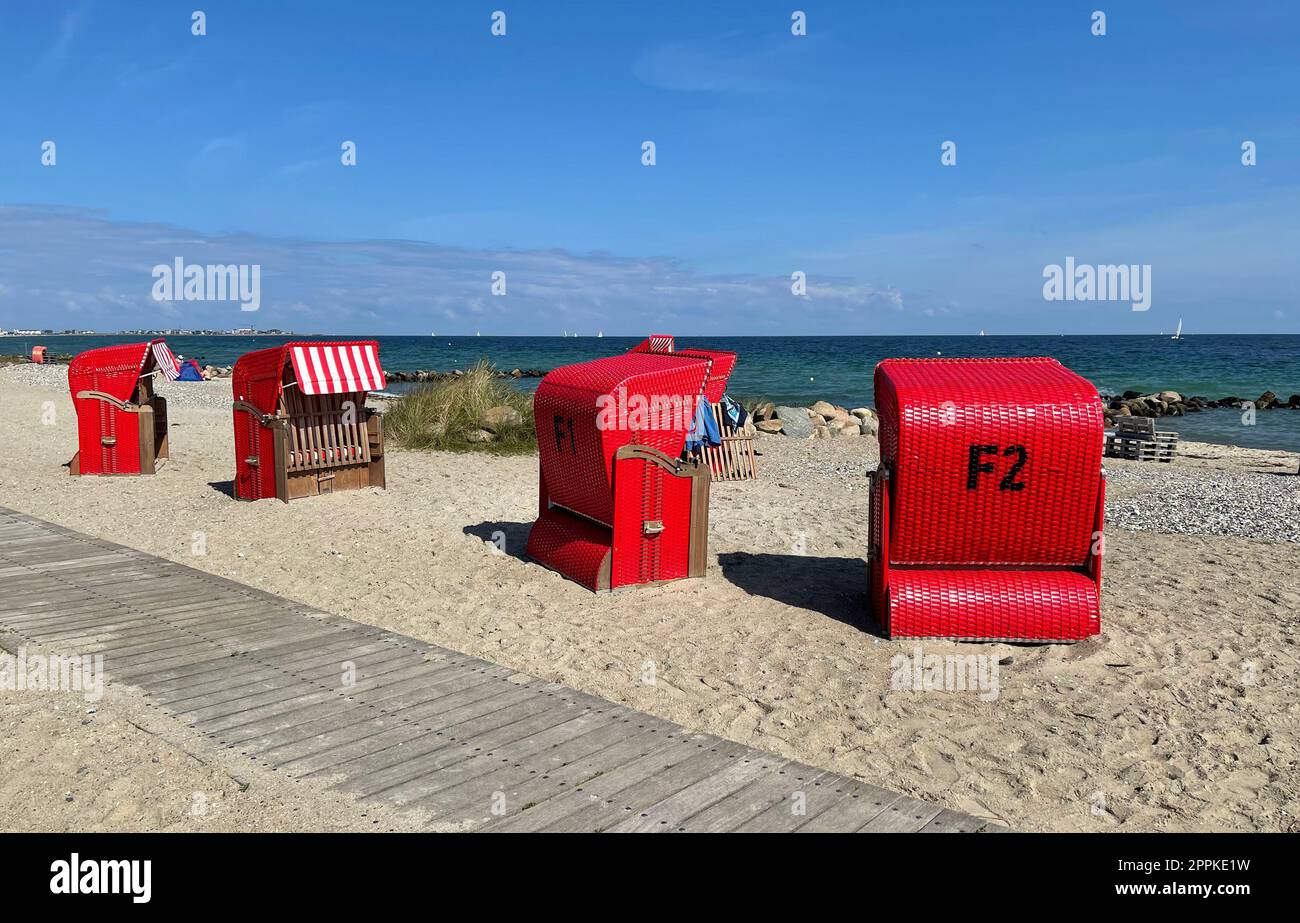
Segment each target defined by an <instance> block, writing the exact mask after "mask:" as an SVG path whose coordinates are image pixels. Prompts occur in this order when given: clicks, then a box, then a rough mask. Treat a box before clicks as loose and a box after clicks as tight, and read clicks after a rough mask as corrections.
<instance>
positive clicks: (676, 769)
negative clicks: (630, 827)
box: [546, 735, 745, 833]
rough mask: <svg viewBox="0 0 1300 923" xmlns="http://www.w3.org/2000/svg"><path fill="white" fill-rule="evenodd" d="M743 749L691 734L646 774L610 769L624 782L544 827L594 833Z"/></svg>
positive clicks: (714, 768)
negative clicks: (682, 745)
mask: <svg viewBox="0 0 1300 923" xmlns="http://www.w3.org/2000/svg"><path fill="white" fill-rule="evenodd" d="M744 750H745V748H744V747H742V746H741V745H740V744H733V743H730V742H726V741H721V740H718V739H717V738H713V737H707V736H704V735H699V736H693V737H692V738H691V739H690V745H689V746H687V747H686V748H685V749H684V750H682V751H675V752H674V758H675V759H674V761H673V762H667V761H666V760H663V759H661V760H660V761H659V766H658V769H657V770H652V771H651V772H650V773H648V774H646V773H642V772H639V771H635V770H632V771H629V772H627V773H626V774H623V775H619V774H618V773H619V771H618V770H615V772H612V773H610V778H612V779H615V780H616V784H617V783H618V782H626V783H627V784H622V785H620V786H619V787H618V788H616V789H615V790H613V791H610V792H609V793H608V794H607V796H606V797H604V798H593V799H590V800H589V803H588V804H587V805H586V806H584V807H582V808H580V809H579V810H577V811H575V812H573V813H571V814H567V815H565V816H564V817H562V818H560V819H558V820H556V821H554V822H553V823H550V824H548V825H547V827H546V829H547V830H548V831H554V832H557V833H595V832H599V831H601V830H605V829H607V828H609V827H612V826H613V825H615V824H617V823H620V822H621V821H623V820H626V819H627V818H629V817H631V816H632V815H634V814H635V813H636V812H638V811H641V810H643V809H644V808H646V807H649V806H650V805H652V804H655V803H656V802H658V801H660V800H662V799H664V798H666V797H668V796H669V795H673V794H676V793H677V792H678V791H681V790H682V789H684V788H686V787H687V786H689V785H691V784H693V783H695V782H698V781H700V780H701V779H704V778H706V777H707V776H710V775H712V774H713V773H715V772H718V771H720V770H722V769H723V768H724V767H726V766H728V765H729V764H730V763H731V762H732V760H733V759H735V758H736V757H738V756H739V754H740V753H741V752H743V751H744ZM644 759H645V758H643V760H644ZM637 762H638V763H641V764H642V765H641V766H640V767H639V768H644V764H643V761H637ZM622 768H623V767H620V769H622ZM633 779H635V780H634V781H633ZM597 781H599V780H597ZM593 787H594V788H606V786H595V785H592V786H585V788H587V789H588V790H589V791H590V790H591V789H592V788H593Z"/></svg>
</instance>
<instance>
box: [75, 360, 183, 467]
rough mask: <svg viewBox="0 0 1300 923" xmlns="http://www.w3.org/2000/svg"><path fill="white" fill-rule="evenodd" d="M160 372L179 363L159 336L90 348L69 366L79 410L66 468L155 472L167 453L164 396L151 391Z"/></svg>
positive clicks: (171, 372)
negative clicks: (73, 447) (72, 452)
mask: <svg viewBox="0 0 1300 923" xmlns="http://www.w3.org/2000/svg"><path fill="white" fill-rule="evenodd" d="M155 374H161V375H162V376H163V377H165V378H167V379H168V380H175V378H176V376H177V375H178V374H180V366H179V365H177V363H176V357H175V356H173V355H172V352H171V350H170V349H168V348H167V343H166V342H165V341H164V340H162V339H157V340H150V341H148V342H147V343H127V344H124V345H121V346H103V347H100V348H99V349H90V350H87V351H86V352H84V353H82V354H81V355H79V356H77V357H76V358H75V359H73V360H72V364H71V365H69V366H68V390H70V391H71V392H72V404H73V406H74V407H75V408H76V410H77V452H76V454H75V455H73V456H72V461H70V462H68V473H69V474H73V475H81V474H153V473H155V472H156V471H157V468H158V463H159V462H160V461H161V460H163V459H165V458H167V456H168V446H167V401H166V400H164V399H163V398H161V397H159V396H158V395H157V394H155V393H154V388H153V379H154V375H155Z"/></svg>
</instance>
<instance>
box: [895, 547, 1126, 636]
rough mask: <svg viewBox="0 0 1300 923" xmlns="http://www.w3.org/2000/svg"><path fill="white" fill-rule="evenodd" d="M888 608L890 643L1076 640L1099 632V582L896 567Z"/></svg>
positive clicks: (1059, 574) (1068, 575)
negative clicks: (901, 640) (900, 640)
mask: <svg viewBox="0 0 1300 923" xmlns="http://www.w3.org/2000/svg"><path fill="white" fill-rule="evenodd" d="M885 606H886V612H885V614H884V618H883V627H884V629H885V632H886V634H888V635H889V636H890V637H891V638H953V639H958V640H973V641H1079V640H1082V639H1084V638H1088V637H1091V636H1092V635H1095V634H1097V633H1098V632H1099V631H1101V600H1100V596H1099V593H1098V591H1097V584H1096V582H1094V580H1093V579H1092V577H1090V576H1088V575H1087V574H1084V573H1081V572H1079V571H1069V570H989V569H981V570H929V569H926V570H919V569H917V570H913V569H907V568H902V567H897V566H895V567H891V568H890V570H889V587H888V594H887V597H886V603H885Z"/></svg>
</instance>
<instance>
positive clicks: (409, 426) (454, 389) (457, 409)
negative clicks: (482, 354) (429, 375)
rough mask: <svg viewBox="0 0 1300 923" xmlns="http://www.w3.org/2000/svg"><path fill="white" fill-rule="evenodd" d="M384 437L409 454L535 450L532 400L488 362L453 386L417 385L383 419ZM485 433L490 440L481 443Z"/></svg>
mask: <svg viewBox="0 0 1300 923" xmlns="http://www.w3.org/2000/svg"><path fill="white" fill-rule="evenodd" d="M497 408H508V409H509V410H513V411H514V413H513V414H512V413H510V412H508V411H507V410H502V409H497ZM489 411H492V412H491V413H489ZM384 432H385V433H386V434H387V435H388V437H389V438H391V439H392V440H393V441H394V442H396V443H397V444H398V445H401V446H404V447H406V448H412V449H440V450H443V451H451V452H487V453H489V454H492V455H519V454H527V453H531V452H535V451H536V450H537V432H536V429H535V427H534V425H533V398H532V395H531V394H526V393H524V392H522V391H520V390H519V389H518V388H515V387H513V386H512V385H511V384H510V383H509V380H508V379H503V378H499V377H497V374H496V370H495V369H494V368H493V367H492V365H491V364H490V363H488V362H487V361H486V360H481V361H479V362H478V363H477V364H476V365H474V366H473V367H472V368H470V369H469V370H468V371H467V372H465V374H463V375H460V376H457V377H456V378H455V379H453V380H451V381H442V382H436V383H431V384H426V385H421V386H420V387H418V388H416V389H414V390H412V391H409V392H407V393H406V394H403V395H401V396H400V397H398V398H396V399H394V400H393V402H392V404H391V405H390V406H389V408H388V411H387V413H385V414H384ZM484 433H490V434H491V439H490V440H489V441H479V440H483V434H484Z"/></svg>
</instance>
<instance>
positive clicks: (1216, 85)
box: [0, 0, 1300, 335]
mask: <svg viewBox="0 0 1300 923" xmlns="http://www.w3.org/2000/svg"><path fill="white" fill-rule="evenodd" d="M196 7H199V8H201V9H203V10H204V11H205V13H206V14H207V33H208V34H207V35H204V36H194V35H192V34H191V16H190V13H191V11H192V10H193V9H195V8H196ZM497 9H500V10H503V11H504V12H505V13H506V17H507V18H506V24H507V28H506V33H507V34H506V35H505V36H504V37H494V36H492V35H491V34H490V26H491V19H490V17H491V14H492V11H493V10H497ZM793 9H802V10H804V11H805V12H806V14H807V30H808V34H807V35H806V36H794V35H791V31H790V17H791V11H792V10H793ZM1094 9H1101V10H1104V11H1105V12H1106V14H1107V23H1106V25H1107V34H1106V35H1104V36H1094V35H1093V34H1092V33H1091V19H1090V17H1091V14H1092V11H1093V10H1094ZM1298 47H1300V4H1295V3H1291V2H1287V0H1262V2H1256V3H1251V4H1242V5H1225V4H1221V3H1214V2H1197V0H1192V2H1187V0H1178V2H1172V0H1171V2H1154V0H1148V2H1140V3H1139V2H1119V3H1107V2H1105V0H1090V2H1087V3H1075V2H1070V0H1051V2H1034V0H1024V2H1004V3H997V2H991V3H970V2H958V0H953V2H931V3H926V2H917V3H903V4H884V3H868V2H860V0H859V2H851V3H850V2H844V3H824V2H791V0H787V2H784V3H773V2H765V0H747V2H734V3H731V2H715V3H677V2H671V0H664V2H655V3H639V2H595V0H591V2H577V0H572V2H541V0H526V2H515V0H489V2H485V3H474V2H457V0H448V2H441V3H427V2H419V3H398V2H391V3H382V4H360V3H355V2H330V0H318V2H314V3H295V2H285V3H265V2H261V3H242V2H203V0H193V2H191V3H187V4H180V3H166V2H147V0H146V2H126V0H122V2H112V0H83V2H67V3H62V2H48V3H40V4H36V3H9V4H5V6H4V7H3V8H0V79H2V80H3V85H4V86H5V87H6V93H5V96H4V98H3V99H2V100H0V120H2V122H3V125H4V130H3V131H2V132H0V327H19V326H41V327H50V326H54V327H62V326H77V327H89V328H93V329H97V330H112V329H118V328H120V327H131V326H139V325H155V324H156V325H159V326H183V325H190V326H211V327H231V326H242V325H245V324H248V323H254V324H256V325H258V326H263V327H277V326H278V327H291V328H294V329H298V330H320V331H326V332H357V333H361V332H366V333H424V332H428V331H429V330H431V329H436V330H437V331H438V332H439V333H443V334H459V333H473V332H475V331H476V330H481V331H482V332H483V333H485V334H487V333H519V334H549V333H555V334H558V333H559V332H560V331H561V330H562V329H568V330H580V331H582V332H585V333H592V332H594V331H595V330H597V329H603V330H604V331H605V332H606V333H610V334H616V333H617V334H629V335H636V334H641V333H644V332H646V331H647V330H649V329H651V328H654V329H668V328H669V327H671V328H673V331H672V332H677V333H682V334H690V333H706V332H717V333H734V334H741V333H758V334H769V333H773V334H779V333H788V334H821V333H852V334H877V333H885V334H887V333H973V332H977V331H978V330H980V329H987V330H988V331H989V332H990V333H1020V332H1025V333H1030V332H1050V333H1055V332H1061V331H1065V332H1079V333H1085V332H1094V333H1130V332H1131V333H1139V332H1150V331H1156V330H1165V329H1170V328H1172V327H1173V325H1174V323H1175V322H1176V320H1177V318H1178V317H1179V316H1183V317H1184V318H1185V320H1186V326H1187V329H1188V330H1189V332H1216V331H1218V332H1228V331H1241V332H1269V331H1284V332H1300V298H1298V296H1297V294H1296V293H1297V291H1298V290H1300V286H1298V285H1297V283H1298V282H1300V255H1298V254H1300V230H1298V228H1300V222H1298V221H1297V217H1296V216H1297V215H1300V151H1298V150H1297V148H1298V146H1300V100H1298V98H1297V96H1298V94H1297V90H1296V88H1297V87H1300V55H1297V54H1296V49H1297V48H1298ZM46 140H53V141H55V143H56V144H57V164H56V165H55V166H43V165H42V164H41V145H42V142H44V141H46ZM345 140H351V141H354V142H355V143H356V145H357V165H356V166H355V167H345V166H343V165H342V164H341V163H340V160H339V156H340V144H341V143H342V142H343V141H345ZM645 140H652V141H654V142H655V144H656V148H657V150H656V154H657V163H656V165H655V166H653V167H646V166H643V165H642V163H641V145H642V142H643V141H645ZM947 140H951V141H954V142H956V144H957V164H956V166H953V167H945V166H943V165H941V163H940V145H941V144H942V143H943V142H944V141H947ZM1244 140H1252V141H1254V142H1256V144H1257V146H1258V165H1257V166H1254V167H1244V166H1242V164H1241V161H1240V158H1241V144H1242V142H1243V141H1244ZM177 256H180V257H182V258H183V259H184V260H185V261H186V262H190V263H225V262H231V261H234V262H247V263H256V264H258V265H260V266H261V267H262V270H261V271H262V307H261V309H260V310H259V311H258V312H256V313H250V312H240V311H238V308H237V306H232V305H231V304H229V303H224V302H180V303H166V302H164V303H161V304H160V303H158V302H156V301H154V300H152V299H151V297H150V291H151V287H152V283H153V279H152V276H151V267H153V266H154V265H156V264H159V263H171V262H172V260H173V259H174V258H175V257H177ZM1067 256H1073V257H1074V258H1075V260H1076V261H1078V262H1080V263H1094V264H1100V263H1128V264H1150V265H1151V267H1152V270H1151V272H1152V280H1153V281H1152V288H1153V292H1152V307H1151V310H1149V311H1147V312H1145V313H1142V312H1133V311H1131V310H1130V309H1129V307H1128V305H1127V304H1121V303H1114V302H1072V303H1060V302H1048V301H1045V300H1044V299H1043V296H1042V286H1043V278H1042V271H1043V267H1044V266H1045V265H1047V264H1050V263H1061V262H1063V261H1064V260H1065V258H1066V257H1067ZM496 270H501V271H503V272H505V273H506V278H507V294H506V295H505V296H504V297H496V296H493V295H492V294H491V292H490V277H491V273H492V272H493V271H496ZM794 271H802V272H804V273H806V274H807V279H808V292H807V296H806V297H803V298H798V297H796V296H794V295H793V294H791V292H790V274H791V273H792V272H794Z"/></svg>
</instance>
